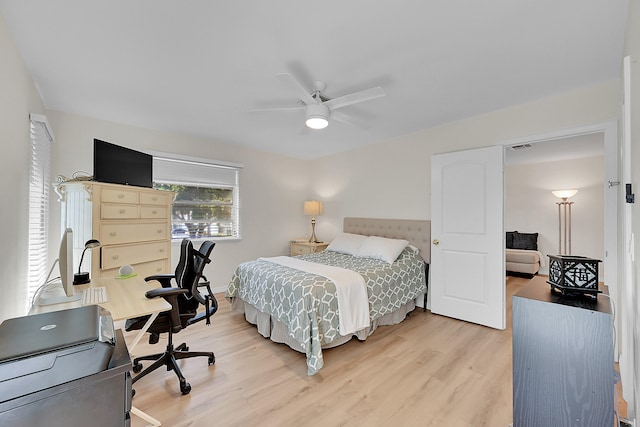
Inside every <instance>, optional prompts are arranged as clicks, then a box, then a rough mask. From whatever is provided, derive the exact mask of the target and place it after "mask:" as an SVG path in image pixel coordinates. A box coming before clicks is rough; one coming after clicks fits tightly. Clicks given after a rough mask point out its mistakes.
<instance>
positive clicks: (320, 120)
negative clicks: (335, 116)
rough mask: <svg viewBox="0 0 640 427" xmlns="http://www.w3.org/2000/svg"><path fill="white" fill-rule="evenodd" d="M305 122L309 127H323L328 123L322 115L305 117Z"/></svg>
mask: <svg viewBox="0 0 640 427" xmlns="http://www.w3.org/2000/svg"><path fill="white" fill-rule="evenodd" d="M306 123H307V126H308V127H310V128H311V129H324V128H326V127H327V126H328V125H329V121H328V120H327V119H326V118H324V117H307V122H306Z"/></svg>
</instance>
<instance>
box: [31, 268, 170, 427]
mask: <svg viewBox="0 0 640 427" xmlns="http://www.w3.org/2000/svg"><path fill="white" fill-rule="evenodd" d="M90 286H104V287H105V288H106V289H107V298H108V301H107V302H105V303H101V304H98V305H100V306H101V307H103V308H105V309H107V310H109V312H110V313H111V317H112V318H113V320H114V322H117V321H119V320H126V319H131V318H133V317H140V316H146V315H149V316H150V317H149V320H148V321H147V323H145V325H144V327H143V328H142V329H140V331H139V332H138V334H137V335H136V337H135V338H134V340H133V341H132V342H131V344H130V345H129V349H130V350H132V349H133V348H134V347H135V346H136V345H137V344H138V342H139V341H140V339H141V338H142V337H143V336H144V334H145V332H146V331H147V329H149V326H151V324H152V323H153V321H154V320H155V319H156V317H158V314H160V313H161V312H163V311H167V310H170V309H171V304H169V303H168V302H167V301H165V300H164V298H153V299H149V298H147V297H146V296H145V295H144V294H145V292H147V291H148V290H151V289H155V288H156V287H157V286H154V285H153V284H152V283H147V282H145V281H144V279H143V278H141V277H139V276H134V277H131V278H128V279H117V278H111V277H109V278H106V277H104V278H100V279H96V280H92V281H91V283H89V284H87V285H76V286H74V289H75V292H76V293H78V292H82V291H83V290H84V289H85V288H88V287H90ZM56 290H58V291H59V290H60V289H56ZM81 306H82V303H81V302H80V301H73V302H64V303H60V304H51V305H37V303H36V304H34V305H33V307H32V308H31V310H30V311H29V314H38V313H46V312H50V311H57V310H65V309H67V308H75V307H81ZM131 413H132V414H134V415H137V416H139V417H140V418H142V419H144V420H145V421H147V422H149V423H151V424H154V425H157V426H159V425H160V421H158V420H156V419H154V418H152V417H150V416H149V415H147V414H145V413H144V412H142V411H140V410H139V409H137V408H136V407H134V406H132V407H131Z"/></svg>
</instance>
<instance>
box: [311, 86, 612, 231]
mask: <svg viewBox="0 0 640 427" xmlns="http://www.w3.org/2000/svg"><path fill="white" fill-rule="evenodd" d="M620 104H621V99H620V81H619V80H614V81H611V82H607V83H604V84H600V85H597V86H593V87H589V88H585V89H582V90H578V91H574V92H569V93H564V94H561V95H558V96H555V97H550V98H546V99H541V100H538V101H535V102H530V103H527V104H522V105H518V106H515V107H512V108H508V109H504V110H499V111H494V112H491V113H487V114H484V115H480V116H476V117H472V118H469V119H466V120H461V121H458V122H455V123H450V124H447V125H444V126H440V127H436V128H432V129H427V130H425V131H422V132H418V133H415V134H412V135H407V136H405V137H401V138H396V139H393V140H389V141H385V142H382V143H380V144H376V145H373V146H369V147H366V148H361V149H357V150H353V151H350V152H347V153H343V154H337V155H334V156H329V157H325V158H322V159H319V160H315V161H313V173H312V186H313V191H314V192H315V193H316V194H317V195H318V197H319V198H320V199H321V200H324V201H325V204H326V206H327V208H326V209H325V216H323V217H322V219H321V220H319V227H321V229H322V230H323V232H324V233H325V234H324V235H323V238H325V239H326V238H332V237H333V236H335V233H337V232H338V231H339V230H340V228H341V226H342V218H343V217H345V216H368V217H396V218H408V219H423V218H430V217H431V214H430V209H431V200H430V193H431V188H430V187H431V176H430V169H431V168H430V163H431V156H432V155H433V154H437V153H444V152H450V151H459V150H465V149H471V148H478V147H484V146H490V145H496V144H500V143H502V142H504V141H509V140H512V139H516V138H523V137H527V136H531V135H540V134H545V133H549V132H555V131H559V130H563V129H570V128H576V127H580V126H586V125H590V124H594V123H602V122H606V121H610V120H616V119H617V117H618V116H619V111H620Z"/></svg>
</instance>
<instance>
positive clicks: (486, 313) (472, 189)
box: [429, 146, 505, 329]
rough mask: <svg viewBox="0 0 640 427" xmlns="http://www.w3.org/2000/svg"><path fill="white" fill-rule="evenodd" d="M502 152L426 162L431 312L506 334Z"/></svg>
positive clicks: (447, 155)
mask: <svg viewBox="0 0 640 427" xmlns="http://www.w3.org/2000/svg"><path fill="white" fill-rule="evenodd" d="M503 153H504V152H503V147H502V146H494V147H486V148H480V149H476V150H468V151H460V152H455V153H445V154H437V155H434V156H432V158H431V238H432V242H431V266H430V270H431V283H430V286H429V287H430V292H431V311H432V312H433V313H436V314H442V315H444V316H449V317H454V318H456V319H461V320H466V321H469V322H473V323H479V324H481V325H485V326H490V327H492V328H497V329H504V328H505V264H504V210H503V209H504V194H503V193H504V173H503V155H504V154H503Z"/></svg>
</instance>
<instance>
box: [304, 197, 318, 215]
mask: <svg viewBox="0 0 640 427" xmlns="http://www.w3.org/2000/svg"><path fill="white" fill-rule="evenodd" d="M304 214H305V215H309V216H318V215H322V202H319V201H317V200H307V201H306V202H304Z"/></svg>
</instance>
